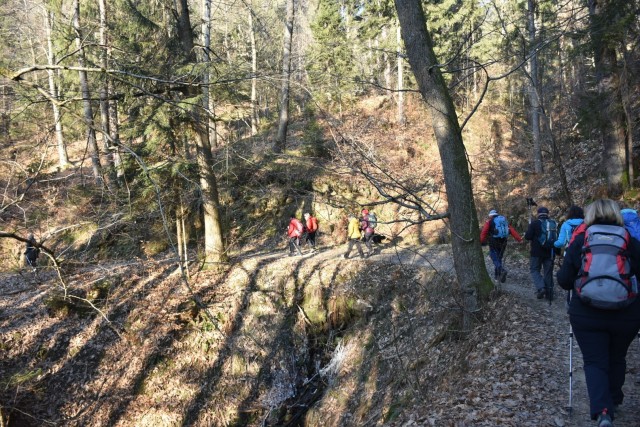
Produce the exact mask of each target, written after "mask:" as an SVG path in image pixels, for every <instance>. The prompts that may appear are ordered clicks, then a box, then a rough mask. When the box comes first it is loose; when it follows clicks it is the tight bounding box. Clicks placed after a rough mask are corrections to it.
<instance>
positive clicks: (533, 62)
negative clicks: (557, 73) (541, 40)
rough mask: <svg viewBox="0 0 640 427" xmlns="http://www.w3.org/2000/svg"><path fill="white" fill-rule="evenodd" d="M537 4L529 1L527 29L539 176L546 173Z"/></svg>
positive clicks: (532, 117) (535, 151)
mask: <svg viewBox="0 0 640 427" xmlns="http://www.w3.org/2000/svg"><path fill="white" fill-rule="evenodd" d="M535 9H536V4H535V1H534V0H528V1H527V27H528V30H529V54H530V58H529V103H530V108H531V141H532V143H533V164H534V171H535V173H537V174H540V173H542V172H544V169H543V167H542V144H541V139H540V98H538V93H539V91H538V54H537V53H535V52H534V51H535V49H536V20H535Z"/></svg>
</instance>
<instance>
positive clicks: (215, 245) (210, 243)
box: [176, 0, 227, 264]
mask: <svg viewBox="0 0 640 427" xmlns="http://www.w3.org/2000/svg"><path fill="white" fill-rule="evenodd" d="M176 6H177V7H178V11H177V26H178V34H179V37H180V41H181V42H182V48H183V50H184V53H185V56H186V58H187V61H191V62H196V61H197V58H196V55H195V51H194V43H193V41H194V34H193V30H192V28H191V20H190V17H189V8H188V4H187V0H179V1H178V2H177V4H176ZM199 91H200V90H199V89H198V88H196V87H193V86H191V87H190V88H189V89H188V95H189V96H190V97H193V98H195V97H197V96H198V95H199ZM202 116H203V115H202V114H201V113H200V112H199V111H198V108H197V107H196V109H195V110H194V111H193V113H192V114H191V123H192V126H193V128H194V130H195V132H196V135H197V137H196V162H197V164H198V174H199V181H200V189H201V194H202V196H201V197H202V208H203V211H204V242H205V244H204V246H205V262H206V263H209V264H215V263H219V262H224V261H226V259H227V256H226V253H225V248H224V241H223V236H222V223H221V219H220V211H219V208H218V205H219V196H218V183H217V180H216V176H215V173H214V171H213V154H212V153H211V144H210V141H209V132H208V130H207V126H206V123H205V122H204V120H206V118H205V119H204V120H203V117H202Z"/></svg>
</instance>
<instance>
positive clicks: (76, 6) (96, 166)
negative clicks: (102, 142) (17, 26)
mask: <svg viewBox="0 0 640 427" xmlns="http://www.w3.org/2000/svg"><path fill="white" fill-rule="evenodd" d="M73 29H74V31H75V40H76V48H77V49H78V67H79V71H78V74H79V76H80V89H81V91H82V105H83V111H84V121H85V124H86V125H87V145H88V146H89V153H90V155H91V165H92V167H93V177H94V178H95V180H96V182H97V183H100V182H101V181H102V165H101V164H100V151H99V150H98V144H97V142H96V130H95V127H94V122H93V107H92V106H91V92H90V91H89V79H88V77H87V71H86V59H85V54H84V45H83V41H82V40H83V39H82V30H81V27H80V1H79V0H73Z"/></svg>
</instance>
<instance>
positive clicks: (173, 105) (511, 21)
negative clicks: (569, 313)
mask: <svg viewBox="0 0 640 427" xmlns="http://www.w3.org/2000/svg"><path fill="white" fill-rule="evenodd" d="M639 32H640V1H638V0H561V1H551V0H198V1H196V0H146V1H139V0H110V1H107V0H5V1H3V2H2V4H0V47H1V49H0V188H2V193H3V194H2V198H1V199H0V255H1V256H2V259H3V260H4V262H3V263H2V267H0V296H1V297H2V298H1V302H0V355H1V359H2V360H1V361H0V386H1V387H0V426H4V425H8V426H30V425H100V426H102V425H167V426H169V425H171V426H173V425H179V426H187V425H374V424H375V425H412V424H406V423H407V422H409V421H408V420H414V421H415V420H417V419H420V420H422V421H420V422H423V423H424V425H496V424H492V423H495V419H493V418H491V417H492V416H494V412H496V413H497V412H499V411H493V412H492V410H488V409H487V410H486V411H484V412H483V411H480V410H478V411H479V412H482V413H483V414H484V415H482V416H480V415H477V414H476V415H474V416H477V419H476V420H475V421H473V420H472V421H470V418H469V417H470V415H469V412H467V413H465V414H464V416H463V415H460V417H462V418H455V417H456V416H458V415H451V414H446V413H443V412H442V411H441V412H438V411H437V410H436V409H434V412H432V413H430V414H426V413H425V412H424V411H423V410H422V409H417V408H419V404H418V402H421V401H424V399H425V398H427V397H428V398H430V399H436V398H437V399H443V401H445V400H447V399H449V398H450V400H447V402H446V404H447V405H456V404H457V403H456V402H457V401H456V399H457V398H456V397H455V392H454V390H456V389H460V388H464V386H463V385H462V384H464V381H470V380H471V378H470V377H469V375H468V374H469V373H472V372H475V373H474V375H476V377H478V375H479V374H478V373H477V372H476V371H474V369H476V368H478V366H480V365H482V367H483V369H484V368H487V366H488V365H485V364H484V363H485V362H486V363H489V362H487V361H486V360H485V359H484V358H483V357H482V356H480V355H478V365H477V366H476V365H474V362H473V360H474V359H473V357H474V356H472V357H471V358H470V359H469V360H463V359H464V355H465V354H471V355H473V354H474V353H473V351H475V350H476V346H477V349H480V348H481V343H482V342H483V341H487V342H488V341H490V340H489V339H488V338H485V337H487V336H493V335H492V334H494V332H495V337H496V338H495V339H496V340H498V339H502V338H504V339H506V338H505V337H502V338H500V337H501V335H500V328H498V327H496V326H495V325H496V324H497V323H496V322H498V320H499V319H502V320H503V321H504V322H513V320H514V316H515V317H517V314H514V312H513V311H511V310H512V309H515V308H514V307H517V306H516V305H514V304H512V302H510V300H509V298H511V297H510V296H509V295H508V294H509V292H507V293H506V294H507V295H505V293H504V292H500V289H498V288H499V285H498V284H497V283H494V281H493V280H492V278H491V277H490V275H489V274H488V273H487V267H486V262H487V256H486V251H485V249H484V248H483V247H482V246H481V244H480V240H479V232H480V228H481V226H482V223H483V218H484V217H485V215H486V214H487V212H489V210H491V209H497V210H498V211H500V212H501V213H503V214H504V215H505V216H506V217H507V218H508V219H509V223H510V224H513V225H514V226H516V228H518V229H519V230H524V229H526V225H527V222H528V221H529V218H530V217H531V210H530V209H531V205H530V204H528V203H527V199H531V198H533V199H535V200H536V201H537V202H538V204H540V205H542V204H544V205H545V206H547V207H548V208H549V209H550V211H551V215H552V216H553V217H556V218H558V219H559V220H560V219H562V218H563V215H564V214H565V212H566V210H567V208H568V207H569V206H571V205H574V204H575V205H581V206H583V205H585V204H587V203H589V202H590V201H592V200H594V199H596V198H601V197H606V198H611V199H614V200H617V201H620V202H622V203H624V204H625V205H628V206H631V207H635V208H638V207H640V192H639V191H638V188H639V186H640V184H639V181H638V178H639V177H640V157H639V156H640V153H639V152H638V150H639V149H640V148H639V147H640V144H639V143H638V140H640V130H639V128H640V97H639V96H638V93H640V91H639V89H640V46H639V45H638V44H639V42H640V34H639ZM363 208H366V209H368V210H369V211H375V213H376V214H377V217H378V220H379V224H378V227H377V228H376V232H377V233H379V234H380V235H381V236H383V237H384V239H385V240H384V243H382V244H379V245H376V251H375V252H374V253H375V254H376V256H374V257H371V259H368V260H366V263H365V261H363V260H360V259H359V258H356V259H353V260H351V259H349V260H345V259H343V258H342V255H343V253H344V251H345V248H346V244H345V242H346V241H347V223H348V215H349V214H356V215H357V214H359V213H360V211H361V209H363ZM308 212H311V213H313V215H314V216H315V217H317V218H318V222H319V227H320V228H319V233H318V235H319V237H318V246H319V251H318V252H311V251H309V250H306V248H303V249H304V254H303V255H302V256H300V257H294V258H292V257H287V252H288V247H287V244H288V239H287V237H286V229H287V225H288V224H289V219H290V216H292V215H293V216H296V217H298V218H300V219H302V217H303V214H304V213H308ZM30 236H33V239H35V246H36V247H37V248H38V250H39V251H40V256H39V258H38V265H37V268H33V269H32V268H31V267H30V266H27V265H25V259H24V250H25V245H26V244H29V242H30ZM407 254H413V255H407ZM526 257H527V255H526V250H524V249H521V248H519V247H518V248H514V249H513V255H512V256H511V262H513V263H514V264H515V265H518V264H519V263H524V262H526V261H525V259H526ZM523 269H526V267H523ZM514 270H515V268H514ZM517 280H519V281H520V282H521V286H522V287H524V286H525V284H528V278H527V277H526V275H522V277H520V276H518V274H517V272H516V271H514V274H513V275H512V278H510V282H509V283H508V285H509V286H515V281H517ZM512 281H514V282H512ZM520 282H518V283H520ZM372 284H375V286H372ZM558 304H559V303H558ZM378 306H379V307H384V308H378ZM522 310H523V311H527V310H529V308H522ZM558 310H559V311H560V310H561V308H560V306H558ZM558 316H561V315H560V314H559V315H558ZM496 319H498V320H496ZM494 321H495V322H494ZM492 326H493V329H491V327H492ZM483 328H489V329H486V330H485V329H483ZM505 334H506V332H505ZM505 336H506V335H505ZM514 339H515V338H514ZM503 344H504V345H505V346H506V347H508V344H507V343H506V342H505V343H503ZM549 345H551V344H549ZM418 349H420V351H418ZM359 351H360V353H358V352H359ZM478 351H480V350H478ZM512 359H518V357H515V356H514V357H513V358H512ZM481 360H482V361H483V362H481ZM454 362H455V364H456V365H459V366H463V368H460V370H459V372H458V371H456V372H457V373H458V374H460V377H458V376H456V375H453V374H452V370H451V368H450V366H452V364H453V363H454ZM478 369H480V368H478ZM505 369H506V368H505ZM545 369H546V368H545ZM478 372H479V371H478ZM479 377H482V376H479ZM476 385H477V384H476ZM477 386H478V387H479V385H477ZM532 387H533V386H532ZM534 388H535V387H534ZM434 396H435V397H434ZM475 398H476V397H475V396H472V397H469V399H470V400H469V401H470V402H473V404H469V405H470V406H473V405H476V404H479V403H480V402H476V401H475V400H474V399H475ZM452 402H453V403H452ZM458 403H459V402H458ZM467 403H468V402H467ZM465 404H466V403H465ZM485 409H486V408H485ZM445 412H446V411H445ZM436 413H437V414H436ZM496 416H497V415H496ZM442 417H444V418H442ZM446 417H453V418H446ZM465 417H466V418H465ZM480 418H483V419H484V420H485V421H486V422H487V423H488V424H482V422H485V421H482V422H481V421H480ZM428 420H431V421H428ZM465 420H466V421H465ZM448 422H449V423H454V422H457V423H461V424H447V423H448ZM530 422H531V424H527V422H525V421H523V420H522V419H516V418H514V419H513V424H506V423H500V424H499V425H519V426H522V425H532V426H536V425H546V424H544V423H540V421H539V420H537V419H536V420H530ZM555 422H556V424H555V425H560V424H558V421H555ZM394 423H397V424H394ZM428 423H431V424H428ZM440 423H441V424H440ZM416 425H418V424H416ZM420 425H422V424H420ZM562 425H565V424H562ZM569 425H570V424H569ZM576 425H577V424H576ZM629 425H633V424H629Z"/></svg>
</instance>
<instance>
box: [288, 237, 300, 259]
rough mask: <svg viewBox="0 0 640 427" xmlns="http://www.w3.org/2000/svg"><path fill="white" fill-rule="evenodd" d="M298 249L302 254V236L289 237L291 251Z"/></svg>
mask: <svg viewBox="0 0 640 427" xmlns="http://www.w3.org/2000/svg"><path fill="white" fill-rule="evenodd" d="M296 249H297V250H298V253H299V254H300V255H302V251H301V250H300V237H289V253H290V254H292V253H293V252H294V251H295V250H296Z"/></svg>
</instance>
